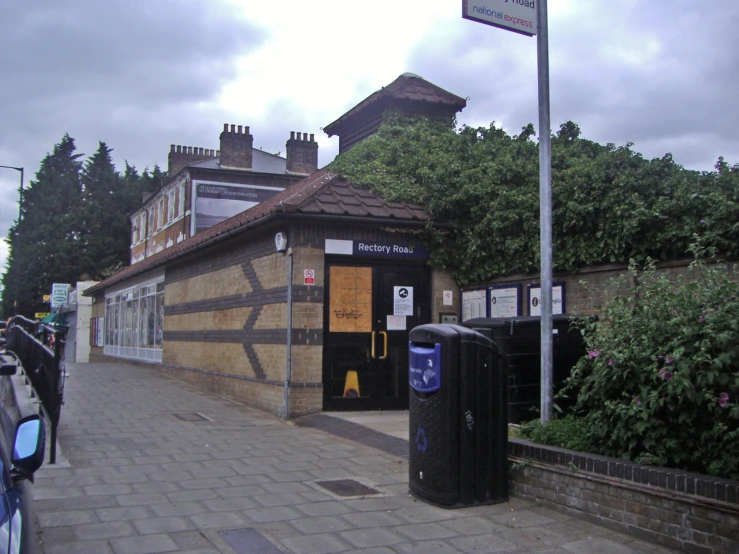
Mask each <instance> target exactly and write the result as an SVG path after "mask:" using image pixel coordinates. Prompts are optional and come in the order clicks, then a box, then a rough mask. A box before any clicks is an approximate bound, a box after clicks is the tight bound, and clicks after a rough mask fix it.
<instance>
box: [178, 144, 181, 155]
mask: <svg viewBox="0 0 739 554" xmlns="http://www.w3.org/2000/svg"><path fill="white" fill-rule="evenodd" d="M177 153H178V154H182V145H181V144H178V145H177Z"/></svg>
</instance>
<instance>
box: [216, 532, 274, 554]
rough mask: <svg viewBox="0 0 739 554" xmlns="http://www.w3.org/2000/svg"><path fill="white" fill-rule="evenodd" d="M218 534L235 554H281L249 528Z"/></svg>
mask: <svg viewBox="0 0 739 554" xmlns="http://www.w3.org/2000/svg"><path fill="white" fill-rule="evenodd" d="M218 534H219V535H220V536H221V538H222V539H223V540H225V541H226V542H227V543H228V545H229V546H230V547H231V548H233V549H234V550H235V551H236V552H237V554H281V551H280V550H279V549H278V548H277V547H276V546H275V545H274V544H272V543H271V542H269V541H268V540H267V539H266V538H264V535H262V534H260V533H259V532H258V531H255V530H254V529H252V528H251V527H248V528H246V529H232V530H230V531H218Z"/></svg>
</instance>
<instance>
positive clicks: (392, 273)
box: [323, 261, 431, 410]
mask: <svg viewBox="0 0 739 554" xmlns="http://www.w3.org/2000/svg"><path fill="white" fill-rule="evenodd" d="M429 282H430V278H429V268H428V266H426V265H420V264H419V265H398V264H397V263H396V264H384V263H371V264H370V263H364V264H350V263H346V262H343V261H341V262H339V261H337V262H329V263H327V266H326V290H327V291H328V294H327V299H326V302H325V310H324V330H325V331H324V347H323V391H324V392H323V408H324V410H403V409H407V408H408V333H409V332H410V330H411V329H413V328H414V327H416V326H417V325H421V324H423V323H428V322H429V320H430V305H431V295H430V287H429Z"/></svg>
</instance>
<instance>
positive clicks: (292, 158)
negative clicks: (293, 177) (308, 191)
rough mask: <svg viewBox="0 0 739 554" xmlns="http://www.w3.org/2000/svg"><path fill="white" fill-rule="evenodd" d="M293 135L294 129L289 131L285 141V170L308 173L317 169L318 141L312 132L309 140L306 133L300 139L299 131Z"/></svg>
mask: <svg viewBox="0 0 739 554" xmlns="http://www.w3.org/2000/svg"><path fill="white" fill-rule="evenodd" d="M295 135H296V133H295V131H291V132H290V139H289V140H288V141H287V143H286V146H287V170H288V171H289V172H290V173H300V174H304V175H310V174H311V173H314V172H315V171H316V170H317V169H318V143H317V142H316V141H315V138H314V135H312V134H311V136H310V140H309V139H308V133H303V138H302V139H301V138H300V133H297V136H295Z"/></svg>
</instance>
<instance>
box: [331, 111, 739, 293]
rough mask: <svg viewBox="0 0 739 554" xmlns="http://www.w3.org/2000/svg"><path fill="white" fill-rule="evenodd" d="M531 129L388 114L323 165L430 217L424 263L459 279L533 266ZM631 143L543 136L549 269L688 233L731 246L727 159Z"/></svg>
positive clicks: (621, 259) (727, 251)
mask: <svg viewBox="0 0 739 554" xmlns="http://www.w3.org/2000/svg"><path fill="white" fill-rule="evenodd" d="M533 136H534V128H533V126H532V125H528V126H527V127H525V128H524V129H523V130H522V132H521V133H520V134H519V135H509V134H507V133H506V132H505V131H504V130H502V129H499V128H497V127H495V126H494V125H490V126H489V127H480V128H472V127H462V128H461V129H459V130H455V129H454V127H453V126H450V125H446V124H444V123H441V122H438V121H430V120H427V119H424V118H414V119H408V118H403V117H399V116H394V117H390V118H389V119H388V120H387V121H386V123H385V124H383V125H382V126H381V127H380V130H379V132H378V133H377V134H376V135H375V136H373V137H371V138H369V139H368V140H366V141H364V142H362V143H360V144H358V145H356V146H354V147H353V148H352V149H351V150H349V151H348V152H345V153H343V154H341V155H340V156H339V157H338V158H337V159H336V160H335V161H334V163H333V164H331V169H332V170H333V171H336V172H337V173H340V174H341V175H344V176H346V177H347V178H348V179H350V180H351V181H352V182H354V183H356V184H359V185H363V186H367V187H370V188H373V189H376V190H378V191H380V192H381V193H383V194H384V195H385V196H386V197H387V198H390V199H393V200H404V201H408V202H415V203H418V204H421V205H423V206H424V208H425V209H426V210H427V211H428V213H430V214H431V215H433V216H434V217H435V218H436V219H437V220H438V221H442V222H445V223H448V224H450V226H451V227H447V228H444V229H439V228H431V229H430V236H431V238H430V242H431V246H432V263H434V264H435V265H437V266H440V267H444V268H447V269H449V270H450V271H451V272H452V273H453V275H454V277H455V279H456V280H457V282H458V283H459V284H461V285H467V284H470V283H475V282H483V281H485V280H486V279H490V278H492V277H496V276H501V275H511V274H515V273H532V272H536V271H538V269H539V158H538V145H537V142H535V141H534V140H533V138H532V137H533ZM631 146H632V145H631V144H628V143H627V144H625V145H623V146H615V145H614V144H607V145H601V144H598V143H596V142H593V141H589V140H586V139H584V138H581V137H580V129H579V128H578V126H577V125H576V124H574V123H572V122H567V123H565V124H563V125H562V126H561V127H560V129H559V131H558V133H557V134H556V136H554V137H553V142H552V183H553V185H552V189H553V190H552V196H553V242H554V244H553V253H554V266H555V270H558V271H567V270H572V269H575V268H579V267H584V266H588V265H592V264H600V263H616V262H618V263H624V264H625V263H628V261H629V260H630V259H634V260H637V261H644V260H646V259H647V258H648V257H652V258H655V259H661V260H665V259H673V258H681V257H684V256H686V254H687V250H688V247H689V244H690V242H691V237H692V235H693V234H694V233H697V232H700V233H701V234H702V235H703V236H704V237H705V240H706V244H707V245H708V246H714V247H716V248H717V249H718V250H719V251H720V252H721V253H722V255H723V256H725V257H736V256H737V255H739V165H734V166H729V165H728V164H727V163H726V162H725V161H724V160H723V159H721V158H720V159H719V161H718V162H717V164H716V167H715V171H710V172H698V171H690V170H686V169H684V168H683V167H682V166H680V165H679V164H677V163H675V161H674V160H673V159H672V156H671V155H670V154H667V155H665V156H664V157H662V158H657V159H653V160H645V159H644V158H643V157H642V156H641V154H639V153H637V152H634V151H633V150H632V149H631Z"/></svg>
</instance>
